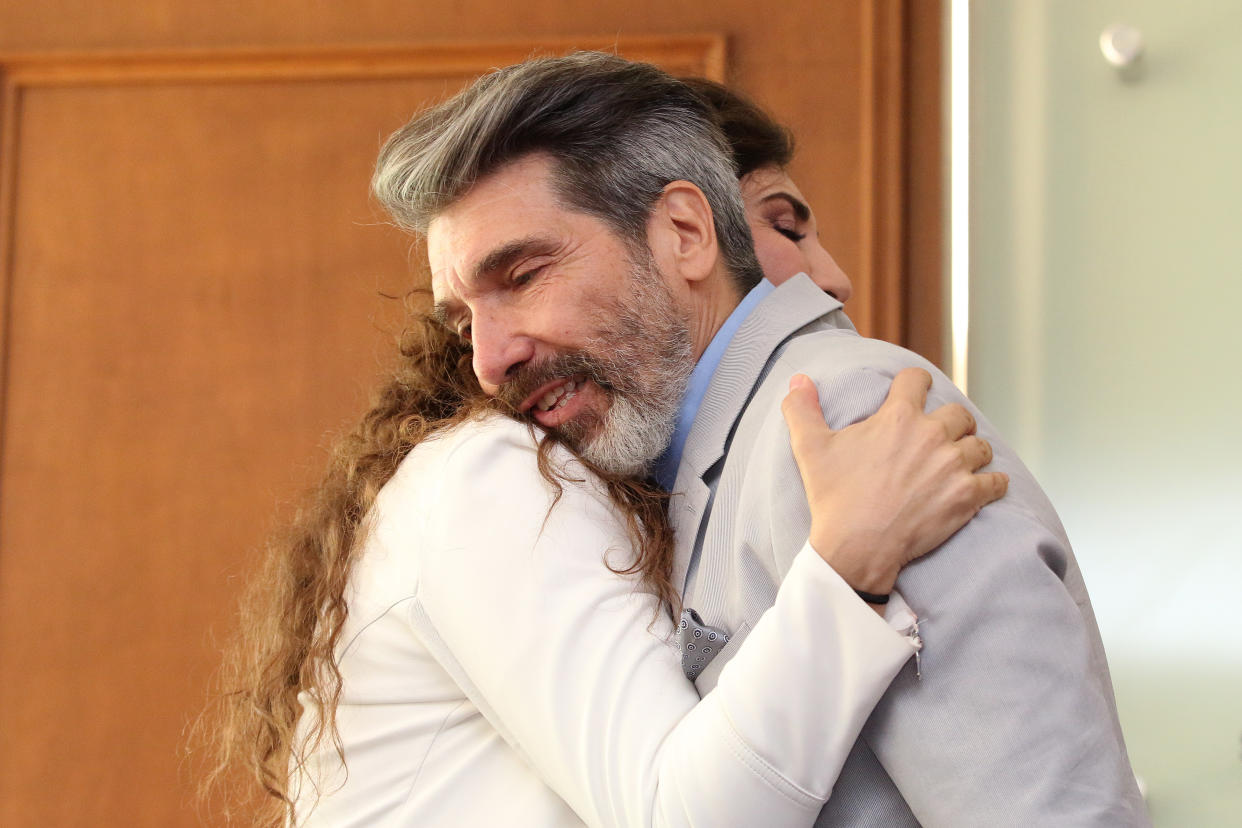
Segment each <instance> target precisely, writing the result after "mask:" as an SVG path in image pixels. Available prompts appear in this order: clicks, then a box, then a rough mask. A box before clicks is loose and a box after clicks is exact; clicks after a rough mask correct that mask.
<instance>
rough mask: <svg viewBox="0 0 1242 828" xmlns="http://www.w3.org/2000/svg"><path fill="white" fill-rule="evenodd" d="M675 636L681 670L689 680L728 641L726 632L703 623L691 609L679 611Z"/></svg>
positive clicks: (697, 674) (696, 675) (695, 675)
mask: <svg viewBox="0 0 1242 828" xmlns="http://www.w3.org/2000/svg"><path fill="white" fill-rule="evenodd" d="M676 638H677V649H679V650H681V671H682V672H683V673H685V674H686V678H688V679H690V680H691V681H694V680H695V679H697V678H698V677H699V673H701V672H703V669H704V668H705V667H707V665H708V664H710V663H711V660H712V659H713V658H715V657H716V654H717V653H719V652H720V649H721V648H722V647H724V645H726V644H728V643H729V634H728V633H727V632H725V631H724V630H720V629H717V628H715V627H709V626H708V625H706V624H704V623H703V619H702V618H700V617H699V614H698V613H697V612H695V611H694V610H692V609H684V610H682V611H681V623H679V624H678V625H677V636H676Z"/></svg>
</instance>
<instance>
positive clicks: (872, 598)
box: [854, 589, 891, 604]
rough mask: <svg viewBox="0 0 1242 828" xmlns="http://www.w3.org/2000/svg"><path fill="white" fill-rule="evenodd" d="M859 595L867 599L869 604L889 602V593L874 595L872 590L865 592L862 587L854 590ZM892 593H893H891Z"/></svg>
mask: <svg viewBox="0 0 1242 828" xmlns="http://www.w3.org/2000/svg"><path fill="white" fill-rule="evenodd" d="M854 592H856V593H857V594H858V597H859V598H861V599H863V600H864V601H866V602H867V603H868V604H887V603H888V595H874V594H872V593H870V592H863V591H862V590H861V589H856V590H854ZM890 594H891V593H890Z"/></svg>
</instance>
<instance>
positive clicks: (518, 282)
mask: <svg viewBox="0 0 1242 828" xmlns="http://www.w3.org/2000/svg"><path fill="white" fill-rule="evenodd" d="M543 268H544V266H543V265H539V267H532V268H531V269H530V270H523V271H522V272H521V273H515V274H514V275H513V281H512V283H511V284H512V285H513V286H514V287H521V286H522V285H524V284H526V283H527V282H529V281H530V280H531V279H533V278H535V276H536V275H538V273H539V271H541V270H543Z"/></svg>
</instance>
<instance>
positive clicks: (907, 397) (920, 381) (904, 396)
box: [881, 368, 932, 412]
mask: <svg viewBox="0 0 1242 828" xmlns="http://www.w3.org/2000/svg"><path fill="white" fill-rule="evenodd" d="M931 384H932V378H931V374H929V373H927V372H926V371H924V370H923V369H922V368H903V369H902V370H900V371H898V372H897V376H895V377H893V384H892V385H890V386H889V388H888V397H886V398H885V400H884V405H899V404H908V405H911V406H913V407H914V409H915V410H916V411H920V412H921V411H922V410H923V406H925V405H927V392H928V390H930V389H931ZM882 407H883V406H881V408H882Z"/></svg>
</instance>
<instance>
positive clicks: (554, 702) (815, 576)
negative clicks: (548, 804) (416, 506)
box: [409, 424, 913, 826]
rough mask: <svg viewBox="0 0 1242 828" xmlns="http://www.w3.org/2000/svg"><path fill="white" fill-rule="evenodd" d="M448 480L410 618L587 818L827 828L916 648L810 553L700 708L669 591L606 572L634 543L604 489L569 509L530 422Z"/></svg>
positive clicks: (500, 429)
mask: <svg viewBox="0 0 1242 828" xmlns="http://www.w3.org/2000/svg"><path fill="white" fill-rule="evenodd" d="M561 459H562V460H563V459H564V458H563V457H562V458H561ZM578 471H581V470H580V469H579V470H578ZM582 476H586V475H585V474H583V475H582ZM442 481H443V485H442V486H441V487H440V489H439V492H440V496H439V499H438V502H436V503H430V504H426V508H427V509H428V514H429V518H428V522H427V526H426V533H425V535H424V537H423V543H424V544H425V548H423V549H419V550H417V553H416V554H417V555H418V558H419V561H420V564H419V574H418V585H417V599H416V600H415V601H414V602H412V604H411V611H410V616H409V617H410V622H411V624H412V625H413V627H414V629H415V633H416V634H417V635H418V636H419V637H420V638H421V639H422V640H423V642H424V643H425V645H426V646H427V647H428V648H429V649H430V650H431V652H432V653H433V654H434V655H435V657H436V658H437V660H438V661H439V662H440V663H441V664H442V665H443V666H444V668H445V669H446V670H447V671H448V672H449V673H450V674H451V675H452V676H453V677H454V679H455V680H456V681H457V682H458V683H459V684H460V686H461V687H462V689H463V690H464V692H465V693H466V695H467V696H468V697H469V698H470V699H471V701H472V702H473V703H474V704H475V705H476V706H477V707H478V708H479V709H480V710H481V711H482V713H483V715H484V716H486V717H487V719H488V720H489V721H490V722H491V723H492V725H493V726H494V727H495V728H496V730H497V731H498V732H499V733H500V734H501V735H502V736H503V738H504V739H505V740H506V741H507V742H508V743H509V744H511V745H512V746H513V747H514V748H515V749H516V750H517V751H519V753H520V754H521V755H523V756H524V758H525V759H526V760H527V761H528V762H529V763H530V764H531V766H532V767H533V768H534V769H535V770H536V772H537V773H538V774H539V775H540V776H541V777H542V778H543V779H544V781H545V782H546V783H547V784H548V785H549V786H550V787H551V788H552V789H553V790H555V791H556V792H557V793H558V794H559V795H560V796H561V797H563V798H564V799H565V800H566V802H568V803H569V805H570V806H571V807H572V808H573V809H574V810H575V811H576V812H577V813H578V815H579V816H580V817H581V818H582V819H583V820H584V821H585V822H587V823H588V824H590V825H709V826H721V825H759V824H762V825H765V826H767V825H772V826H775V825H810V824H812V823H813V822H814V820H815V817H816V815H817V814H818V812H819V809H820V806H821V805H822V803H823V801H824V800H826V799H827V798H828V795H829V793H830V792H831V789H832V785H833V783H834V782H835V780H836V778H837V775H838V774H839V772H840V768H841V765H842V764H843V762H844V761H845V757H846V754H847V753H848V751H849V749H850V747H851V745H853V743H854V741H855V739H856V738H857V736H858V733H859V731H860V730H861V728H862V725H863V723H864V722H865V720H866V718H867V716H868V715H869V713H870V711H871V709H872V707H873V706H874V705H875V703H876V702H877V700H878V699H879V698H880V696H881V694H882V693H883V692H884V690H885V688H886V687H887V686H888V684H889V682H890V681H891V680H892V678H893V677H894V676H895V675H896V673H897V671H898V670H899V668H900V667H901V665H902V664H903V663H904V662H905V661H906V660H907V659H908V658H909V656H910V655H911V653H912V652H913V645H912V644H911V642H910V641H909V640H908V639H907V638H905V637H903V636H901V635H898V634H897V633H896V632H894V631H893V630H892V629H891V628H890V627H889V626H888V625H887V624H885V622H884V621H883V620H882V619H881V618H880V617H879V616H878V615H876V614H875V613H874V612H873V611H871V610H870V609H869V608H867V607H866V605H864V604H863V603H862V602H861V601H860V600H858V599H857V597H856V596H854V595H853V593H852V591H851V590H850V589H849V587H848V586H846V584H845V583H844V582H843V581H842V580H841V579H840V578H839V577H838V576H837V575H836V573H835V572H834V571H833V570H832V569H831V568H830V567H829V566H828V565H827V564H825V563H824V562H823V561H822V560H821V559H820V558H819V557H818V556H817V555H816V554H815V552H814V550H812V549H811V548H810V547H809V545H808V546H807V547H805V548H804V549H803V550H802V552H801V553H799V555H798V557H797V559H796V561H795V562H794V564H793V567H792V569H791V570H790V572H789V576H788V577H787V578H786V580H785V582H784V584H783V585H782V586H781V588H780V593H779V595H778V597H777V600H776V604H775V606H774V607H773V608H772V609H770V610H769V611H768V612H767V613H766V614H765V615H764V616H763V618H762V619H761V620H760V621H759V622H758V623H757V624H756V626H755V628H754V629H753V630H752V631H751V633H750V635H749V636H748V637H747V638H746V641H745V642H744V644H742V645H741V646H740V647H739V649H738V652H737V654H736V655H735V656H734V658H733V659H732V661H731V662H730V663H729V664H728V666H727V667H726V669H725V670H724V671H723V673H722V674H721V677H720V682H719V685H718V686H717V688H716V689H715V691H713V692H712V693H710V694H708V695H707V697H705V698H704V699H703V700H702V701H701V702H700V701H699V698H698V696H697V694H696V692H695V690H694V687H693V685H692V684H691V683H690V682H689V681H688V680H687V679H686V678H685V676H684V675H683V673H682V670H681V666H680V657H679V654H678V652H677V651H676V649H675V648H674V647H672V646H671V643H670V642H671V640H672V624H671V622H670V621H669V620H668V619H667V618H666V616H665V614H664V613H662V612H660V613H658V612H657V602H656V599H655V598H654V597H652V596H650V595H647V594H645V593H641V592H639V591H637V589H636V581H635V579H634V578H633V577H622V576H619V575H617V574H615V573H614V572H612V571H610V569H609V568H608V566H607V563H606V561H605V557H606V556H607V560H608V562H610V563H611V564H612V565H613V566H614V567H617V568H624V567H625V566H628V565H629V563H630V554H631V553H630V548H629V544H628V543H627V540H626V536H625V532H624V528H623V526H622V524H621V522H620V519H619V517H618V516H617V514H616V512H615V511H614V510H613V509H612V508H611V506H610V505H609V504H608V502H607V500H606V498H605V497H604V495H603V494H602V492H601V491H600V490H599V488H598V484H597V483H595V482H594V481H588V482H586V483H582V484H573V483H567V484H565V486H564V492H563V495H562V496H561V498H560V499H559V501H557V502H555V505H553V501H554V497H553V491H552V489H551V488H550V486H549V484H548V483H547V482H546V481H545V480H544V479H543V478H542V477H541V476H540V475H539V473H538V471H537V469H536V465H535V462H534V447H533V444H532V441H531V439H530V436H529V434H528V432H527V431H526V429H525V428H524V427H522V426H519V425H516V424H502V425H497V426H496V427H488V428H484V429H480V430H479V432H478V434H477V436H473V437H471V438H469V439H468V440H465V441H463V443H462V444H461V445H460V446H459V447H457V449H456V450H455V451H454V452H453V454H452V455H451V456H450V457H449V458H448V460H447V462H446V465H445V467H444V469H443V470H442Z"/></svg>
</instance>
